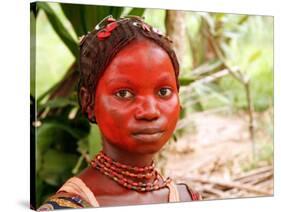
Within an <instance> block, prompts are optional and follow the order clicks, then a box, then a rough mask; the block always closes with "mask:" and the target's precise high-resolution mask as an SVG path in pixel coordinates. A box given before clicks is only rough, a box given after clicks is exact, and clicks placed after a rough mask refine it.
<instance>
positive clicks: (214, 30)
mask: <svg viewBox="0 0 281 212" xmlns="http://www.w3.org/2000/svg"><path fill="white" fill-rule="evenodd" d="M109 14H112V15H113V16H114V17H115V18H118V17H119V16H124V15H127V14H131V15H134V14H135V15H141V16H144V17H145V20H146V21H147V22H148V23H149V24H151V25H153V26H155V27H157V28H159V29H160V30H161V31H163V32H165V14H166V11H165V10H158V9H140V8H122V7H109V6H87V5H75V4H62V3H61V4H60V3H43V2H40V3H37V5H36V7H35V8H34V7H33V8H32V10H31V17H30V18H31V20H32V21H34V22H35V23H36V36H35V34H31V38H32V39H35V37H36V46H31V50H33V51H36V61H33V62H35V70H36V75H35V70H34V69H32V70H31V73H33V75H32V76H33V77H31V96H33V97H35V99H36V102H37V121H36V122H35V123H34V126H35V127H36V128H37V132H36V135H37V140H36V177H37V179H36V190H37V193H36V198H37V206H38V205H40V204H42V202H43V201H44V200H45V199H46V197H47V196H48V195H50V194H51V193H54V192H55V191H56V190H57V189H58V186H60V185H61V184H62V183H63V182H64V181H65V180H66V179H67V178H69V177H70V176H72V175H74V174H77V173H79V172H80V171H81V170H83V169H84V168H85V167H86V166H87V160H88V159H89V158H91V157H92V156H93V155H95V154H96V153H97V152H98V151H99V150H100V148H101V138H100V133H99V129H98V127H97V126H96V125H91V124H89V122H88V121H87V120H86V119H85V117H82V116H81V111H80V109H79V106H78V102H77V94H76V91H75V89H76V80H74V79H77V76H78V71H77V54H78V38H79V37H80V36H82V35H84V34H86V33H87V32H88V31H90V30H92V28H93V27H94V26H95V25H96V24H97V23H98V22H99V21H100V20H101V19H103V18H104V17H105V16H107V15H109ZM185 19H186V20H185V21H186V24H187V26H186V40H187V42H188V44H189V45H188V46H189V48H188V50H187V53H186V55H185V57H184V63H183V64H181V80H180V81H181V83H182V88H183V89H181V93H180V97H181V102H182V104H183V106H184V111H185V112H194V111H204V110H208V109H213V108H221V107H227V108H229V109H231V111H234V112H235V111H240V110H246V109H247V98H246V95H245V90H244V87H243V86H242V84H241V83H240V82H239V81H237V80H236V79H235V78H234V77H233V76H231V74H226V75H225V76H223V77H220V78H217V79H215V80H212V81H207V82H206V81H205V79H207V77H208V76H213V75H214V74H216V73H218V72H220V71H222V70H223V69H228V68H229V67H231V68H233V69H234V70H236V69H239V72H241V74H243V76H246V77H247V78H248V79H250V80H251V84H250V87H251V93H252V101H253V106H254V110H255V111H264V110H267V109H268V108H271V107H272V105H273V99H272V98H273V18H272V17H265V16H247V15H233V14H223V13H219V14H218V13H207V12H201V13H197V12H186V17H185ZM214 43H215V44H214ZM214 45H217V48H218V49H219V51H216V50H215V46H214ZM220 53H221V54H222V55H223V57H220V55H219V54H220ZM35 76H36V77H35ZM32 85H35V88H34V86H32ZM184 117H185V116H184V113H183V114H182V118H184ZM178 132H179V131H178ZM176 135H177V136H178V135H179V134H177V133H176ZM270 151H271V149H270V148H268V149H265V150H264V153H263V154H264V157H266V155H267V154H268V152H270Z"/></svg>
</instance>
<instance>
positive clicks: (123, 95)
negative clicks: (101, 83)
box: [115, 90, 134, 99]
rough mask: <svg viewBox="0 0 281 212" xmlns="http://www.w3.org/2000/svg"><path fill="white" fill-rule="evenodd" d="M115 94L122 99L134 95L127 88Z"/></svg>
mask: <svg viewBox="0 0 281 212" xmlns="http://www.w3.org/2000/svg"><path fill="white" fill-rule="evenodd" d="M115 95H116V96H117V97H119V98H123V99H131V98H133V97H134V95H133V94H132V93H131V92H130V91H128V90H120V91H118V92H117V93H116V94H115Z"/></svg>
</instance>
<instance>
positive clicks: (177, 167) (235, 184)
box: [158, 112, 273, 199]
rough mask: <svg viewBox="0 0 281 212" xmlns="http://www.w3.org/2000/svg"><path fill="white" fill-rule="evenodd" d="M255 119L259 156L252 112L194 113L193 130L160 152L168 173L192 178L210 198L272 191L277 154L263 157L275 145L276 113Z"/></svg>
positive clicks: (182, 178) (187, 123)
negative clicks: (251, 129)
mask: <svg viewBox="0 0 281 212" xmlns="http://www.w3.org/2000/svg"><path fill="white" fill-rule="evenodd" d="M255 120H256V122H255V129H256V130H255V135H256V136H255V158H253V144H252V141H251V140H250V136H249V132H248V122H247V114H245V113H240V114H223V115H221V114H217V113H208V112H206V113H197V114H196V113H195V114H192V115H191V116H190V117H188V119H185V126H186V127H187V128H188V127H189V126H191V127H189V128H191V130H189V132H186V133H184V135H183V136H182V137H180V139H178V140H177V141H176V142H171V143H169V144H168V145H167V146H166V147H165V149H164V150H163V151H162V152H161V154H160V155H159V157H160V158H161V159H162V160H160V161H162V163H159V164H158V165H159V167H160V169H161V171H162V173H163V174H164V175H165V176H169V177H171V178H172V179H174V180H175V181H176V182H181V181H184V182H187V183H188V184H189V185H191V187H193V188H195V189H196V190H199V191H200V192H201V193H202V194H203V195H202V196H203V197H204V199H222V198H236V197H251V196H269V195H272V193H273V166H272V154H271V155H270V154H269V153H267V155H266V157H263V158H261V157H260V151H262V148H264V146H266V147H267V146H270V147H272V135H271V133H270V132H269V130H270V129H272V127H271V126H269V125H272V124H273V123H272V119H271V114H270V113H269V112H266V113H260V114H255ZM265 126H266V127H265Z"/></svg>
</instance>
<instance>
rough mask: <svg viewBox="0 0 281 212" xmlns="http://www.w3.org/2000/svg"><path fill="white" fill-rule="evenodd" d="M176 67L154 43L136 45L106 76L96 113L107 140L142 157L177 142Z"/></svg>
mask: <svg viewBox="0 0 281 212" xmlns="http://www.w3.org/2000/svg"><path fill="white" fill-rule="evenodd" d="M179 111H180V107H179V98H178V92H177V85H176V77H175V72H174V68H173V65H172V62H171V59H170V58H169V56H168V54H167V53H166V52H165V51H164V50H163V49H162V48H161V47H159V46H158V45H157V44H155V43H153V42H152V41H148V40H137V41H133V42H132V43H130V44H129V45H127V46H126V47H124V48H123V49H122V50H121V51H120V52H119V53H118V54H117V55H116V56H115V57H114V59H113V60H112V61H111V63H110V64H109V66H108V67H107V69H106V70H105V72H104V74H103V76H102V77H101V79H100V81H99V83H98V86H97V90H96V96H95V107H94V114H95V117H96V121H97V123H98V125H99V128H100V130H101V132H102V135H103V137H104V139H105V140H106V141H107V142H110V143H111V144H113V145H114V146H116V147H118V148H121V149H123V150H127V151H129V152H136V153H155V152H157V151H159V150H160V149H161V147H162V146H163V145H164V144H165V143H166V142H167V141H168V139H169V138H170V137H171V135H172V133H173V131H174V129H175V126H176V123H177V120H178V116H179Z"/></svg>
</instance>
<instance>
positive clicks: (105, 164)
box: [91, 151, 171, 192]
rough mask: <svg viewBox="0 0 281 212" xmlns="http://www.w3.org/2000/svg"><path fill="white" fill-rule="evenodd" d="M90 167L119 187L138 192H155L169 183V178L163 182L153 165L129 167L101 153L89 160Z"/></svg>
mask: <svg viewBox="0 0 281 212" xmlns="http://www.w3.org/2000/svg"><path fill="white" fill-rule="evenodd" d="M91 166H92V167H93V168H95V169H97V170H98V171H99V172H101V173H102V174H104V175H106V176H108V177H109V178H111V179H112V180H114V181H115V182H117V183H118V184H119V185H121V186H123V187H125V188H127V189H131V190H135V191H139V192H148V191H155V190H158V189H161V188H164V187H166V186H167V184H168V183H170V181H171V179H170V178H167V179H165V180H163V178H162V176H161V175H160V174H159V173H158V172H157V170H156V169H155V165H154V163H152V164H151V165H150V166H144V167H137V166H130V165H126V164H122V163H119V162H117V161H114V160H113V159H111V158H110V157H108V156H107V155H106V154H105V153H104V152H103V151H101V152H99V153H98V154H97V155H96V157H95V158H94V159H93V160H91ZM161 179H162V180H161ZM144 180H151V181H152V182H143V181H144Z"/></svg>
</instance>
